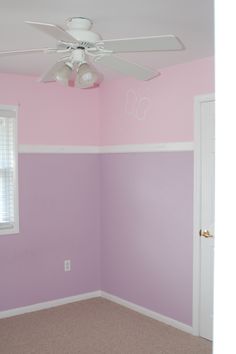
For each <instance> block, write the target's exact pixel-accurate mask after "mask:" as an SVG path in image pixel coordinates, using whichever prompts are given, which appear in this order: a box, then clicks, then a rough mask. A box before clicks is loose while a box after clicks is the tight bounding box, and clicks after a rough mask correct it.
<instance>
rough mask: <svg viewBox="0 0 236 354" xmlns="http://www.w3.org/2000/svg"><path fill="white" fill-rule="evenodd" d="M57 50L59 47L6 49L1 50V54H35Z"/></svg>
mask: <svg viewBox="0 0 236 354" xmlns="http://www.w3.org/2000/svg"><path fill="white" fill-rule="evenodd" d="M57 51H58V49H57V48H41V49H25V50H4V51H0V56H7V55H18V54H35V53H56V52H57Z"/></svg>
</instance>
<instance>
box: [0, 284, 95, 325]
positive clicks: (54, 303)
mask: <svg viewBox="0 0 236 354" xmlns="http://www.w3.org/2000/svg"><path fill="white" fill-rule="evenodd" d="M100 296H101V291H100V290H98V291H93V292H90V293H85V294H81V295H75V296H69V297H64V298H62V299H56V300H51V301H46V302H41V303H38V304H34V305H29V306H24V307H18V308H15V309H11V310H6V311H0V319H1V318H7V317H12V316H17V315H22V314H24V313H28V312H34V311H39V310H45V309H49V308H51V307H56V306H60V305H65V304H70V303H72V302H77V301H81V300H88V299H93V298H95V297H100Z"/></svg>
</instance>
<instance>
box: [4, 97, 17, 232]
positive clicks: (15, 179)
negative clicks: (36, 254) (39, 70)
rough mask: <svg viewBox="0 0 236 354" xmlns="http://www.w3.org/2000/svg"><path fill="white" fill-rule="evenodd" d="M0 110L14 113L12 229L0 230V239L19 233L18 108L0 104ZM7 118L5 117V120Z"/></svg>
mask: <svg viewBox="0 0 236 354" xmlns="http://www.w3.org/2000/svg"><path fill="white" fill-rule="evenodd" d="M0 110H3V111H4V110H6V111H7V110H9V111H13V112H15V116H14V118H11V119H13V122H14V124H13V125H14V128H13V131H14V136H13V141H14V179H13V181H14V186H13V188H14V227H13V228H5V229H4V228H3V229H1V228H0V237H1V236H4V235H13V234H18V233H19V232H20V231H19V190H18V152H19V151H18V106H13V105H2V104H0ZM7 118H8V117H5V119H7Z"/></svg>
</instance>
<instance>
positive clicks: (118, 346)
mask: <svg viewBox="0 0 236 354" xmlns="http://www.w3.org/2000/svg"><path fill="white" fill-rule="evenodd" d="M0 353H1V354H36V353H37V354H77V353H79V354H210V353H212V348H211V343H210V342H209V341H207V340H204V339H202V338H197V337H193V336H191V335H189V334H186V333H184V332H182V331H179V330H177V329H174V328H172V327H170V326H167V325H164V324H162V323H160V322H158V321H156V320H152V319H150V318H148V317H146V316H143V315H140V314H138V313H136V312H134V311H131V310H128V309H126V308H124V307H122V306H119V305H116V304H114V303H112V302H110V301H107V300H105V299H100V298H97V299H91V300H86V301H81V302H77V303H73V304H69V305H63V306H59V307H57V308H52V309H49V310H43V311H38V312H34V313H30V314H25V315H21V316H16V317H11V318H6V319H3V320H0Z"/></svg>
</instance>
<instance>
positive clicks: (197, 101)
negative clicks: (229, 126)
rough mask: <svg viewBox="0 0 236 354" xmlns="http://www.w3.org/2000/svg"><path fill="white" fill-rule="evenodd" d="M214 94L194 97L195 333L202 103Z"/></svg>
mask: <svg viewBox="0 0 236 354" xmlns="http://www.w3.org/2000/svg"><path fill="white" fill-rule="evenodd" d="M214 100H215V96H214V94H213V93H212V94H208V95H202V96H196V97H195V98H194V195H193V200H194V206H193V209H194V210H193V324H192V326H193V334H194V335H196V336H199V334H200V318H199V305H200V237H199V230H200V181H201V175H200V162H201V144H200V138H201V124H200V116H201V104H202V103H203V102H209V101H214Z"/></svg>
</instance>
